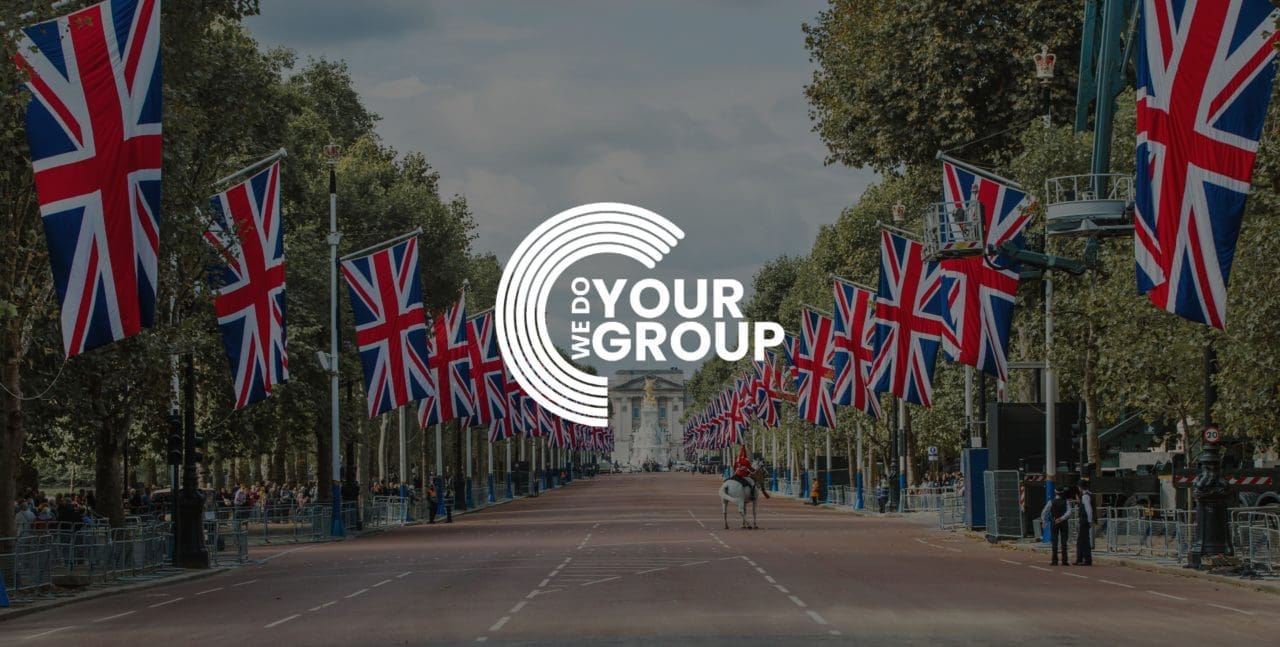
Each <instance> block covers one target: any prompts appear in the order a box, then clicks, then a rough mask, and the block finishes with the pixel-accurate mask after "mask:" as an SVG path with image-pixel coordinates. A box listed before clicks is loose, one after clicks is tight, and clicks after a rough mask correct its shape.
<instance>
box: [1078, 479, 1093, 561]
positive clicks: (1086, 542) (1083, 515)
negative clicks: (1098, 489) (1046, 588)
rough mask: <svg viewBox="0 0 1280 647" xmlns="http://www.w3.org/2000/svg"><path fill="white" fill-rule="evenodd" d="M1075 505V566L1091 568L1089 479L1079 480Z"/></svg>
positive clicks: (1091, 540) (1091, 532) (1091, 508)
mask: <svg viewBox="0 0 1280 647" xmlns="http://www.w3.org/2000/svg"><path fill="white" fill-rule="evenodd" d="M1076 503H1077V505H1078V506H1079V508H1080V512H1079V515H1078V516H1079V517H1080V532H1079V533H1077V534H1076V566H1093V492H1090V491H1089V479H1080V486H1079V487H1077V488H1076Z"/></svg>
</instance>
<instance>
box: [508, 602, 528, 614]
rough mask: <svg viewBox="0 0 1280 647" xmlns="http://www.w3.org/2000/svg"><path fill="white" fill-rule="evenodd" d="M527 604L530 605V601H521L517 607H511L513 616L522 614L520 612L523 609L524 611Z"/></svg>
mask: <svg viewBox="0 0 1280 647" xmlns="http://www.w3.org/2000/svg"><path fill="white" fill-rule="evenodd" d="M526 604H529V601H528V600H521V601H519V602H517V603H516V605H515V606H514V607H511V615H515V614H517V613H520V610H521V609H523V608H524V605H526Z"/></svg>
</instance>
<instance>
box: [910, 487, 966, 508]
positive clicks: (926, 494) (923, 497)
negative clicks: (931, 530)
mask: <svg viewBox="0 0 1280 647" xmlns="http://www.w3.org/2000/svg"><path fill="white" fill-rule="evenodd" d="M955 492H956V489H955V488H954V487H952V486H945V487H909V488H907V491H906V492H905V493H903V495H902V496H903V507H902V511H903V512H938V511H939V510H941V509H942V500H943V497H945V496H948V495H954V494H955Z"/></svg>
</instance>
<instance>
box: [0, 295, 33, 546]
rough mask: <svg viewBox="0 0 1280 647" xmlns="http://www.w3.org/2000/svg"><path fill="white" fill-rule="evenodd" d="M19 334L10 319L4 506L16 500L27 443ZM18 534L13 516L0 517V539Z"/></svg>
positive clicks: (0, 433) (0, 472) (0, 484)
mask: <svg viewBox="0 0 1280 647" xmlns="http://www.w3.org/2000/svg"><path fill="white" fill-rule="evenodd" d="M20 345H21V335H20V333H19V330H18V324H17V321H16V320H11V321H10V322H9V325H8V326H7V327H6V330H5V337H4V349H3V351H0V353H2V354H3V359H4V364H3V366H2V367H0V370H3V371H4V375H3V376H0V380H2V381H3V382H4V387H5V389H6V392H5V393H4V394H3V396H4V423H3V424H4V427H3V428H0V501H3V502H4V503H5V504H8V503H9V502H11V501H13V500H14V499H16V498H17V496H18V494H19V492H18V485H17V476H18V464H19V461H20V460H21V459H22V445H23V443H24V442H26V439H27V432H26V428H25V427H24V426H23V424H22V423H23V420H22V387H21V385H20V384H19V378H20V376H21V370H20V369H19V366H20V365H19V363H18V348H19V346H20ZM16 534H18V532H17V527H16V525H15V524H14V519H13V515H11V514H0V537H12V536H14V535H16Z"/></svg>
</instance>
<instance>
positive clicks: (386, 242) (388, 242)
mask: <svg viewBox="0 0 1280 647" xmlns="http://www.w3.org/2000/svg"><path fill="white" fill-rule="evenodd" d="M421 233H422V227H418V228H417V229H414V230H413V231H410V232H406V233H403V234H400V235H399V236H396V237H395V238H388V239H387V240H384V241H382V242H380V243H374V244H372V245H369V246H368V247H365V248H364V249H359V250H356V251H354V252H351V253H350V254H347V255H346V256H343V257H342V258H340V259H338V260H340V261H345V260H348V259H352V258H356V257H359V256H364V255H365V254H368V253H369V252H373V251H376V250H379V249H384V248H387V247H391V246H392V245H395V244H397V243H400V242H403V241H406V240H408V239H410V238H413V237H414V236H417V235H418V234H421Z"/></svg>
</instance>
